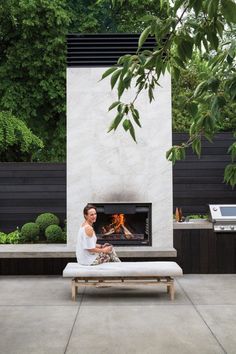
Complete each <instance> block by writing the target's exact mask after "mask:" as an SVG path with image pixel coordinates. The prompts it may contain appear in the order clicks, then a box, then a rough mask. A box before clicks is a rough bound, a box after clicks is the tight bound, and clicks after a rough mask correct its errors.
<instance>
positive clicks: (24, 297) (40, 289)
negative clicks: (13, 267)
mask: <svg viewBox="0 0 236 354" xmlns="http://www.w3.org/2000/svg"><path fill="white" fill-rule="evenodd" d="M0 283H1V291H0V305H53V306H54V305H66V306H78V304H79V303H80V301H81V295H82V292H83V289H81V291H80V293H79V296H78V297H77V302H76V303H75V302H73V301H71V280H70V279H63V278H62V277H54V276H48V277H47V276H33V277H32V276H1V277H0Z"/></svg>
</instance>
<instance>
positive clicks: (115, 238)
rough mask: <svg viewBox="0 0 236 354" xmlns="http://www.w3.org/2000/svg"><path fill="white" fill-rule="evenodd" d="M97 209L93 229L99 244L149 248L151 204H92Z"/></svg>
mask: <svg viewBox="0 0 236 354" xmlns="http://www.w3.org/2000/svg"><path fill="white" fill-rule="evenodd" d="M92 204H93V205H95V206H96V208H97V221H96V223H95V224H94V229H95V232H96V235H97V238H98V242H99V243H106V242H111V243H112V244H113V245H119V246H122V245H123V246H127V245H130V246H131V245H132V246H133V245H140V246H144V245H146V246H151V203H145V204H144V203H135V204H134V203H123V204H119V203H106V204H97V203H92Z"/></svg>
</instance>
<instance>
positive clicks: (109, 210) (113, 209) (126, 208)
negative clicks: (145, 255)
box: [91, 202, 152, 247]
mask: <svg viewBox="0 0 236 354" xmlns="http://www.w3.org/2000/svg"><path fill="white" fill-rule="evenodd" d="M91 204H92V205H94V206H95V207H96V209H97V213H98V214H99V213H104V209H106V212H105V214H114V213H117V205H119V213H123V214H127V213H128V212H131V211H133V210H134V208H135V210H136V208H138V212H142V208H145V209H148V210H143V212H147V213H148V240H147V241H138V240H127V241H116V240H114V241H112V244H113V245H117V246H121V247H122V246H149V247H150V246H152V203H136V202H126V203H122V202H111V203H93V202H91ZM132 209H133V210H132ZM136 212H137V211H136ZM95 230H96V223H95ZM105 242H106V241H105V240H104V241H103V240H99V243H105Z"/></svg>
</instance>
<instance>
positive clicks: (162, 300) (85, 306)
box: [0, 274, 236, 354]
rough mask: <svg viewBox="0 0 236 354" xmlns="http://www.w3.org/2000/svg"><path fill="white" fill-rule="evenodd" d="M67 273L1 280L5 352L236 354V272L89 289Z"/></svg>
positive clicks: (0, 349)
mask: <svg viewBox="0 0 236 354" xmlns="http://www.w3.org/2000/svg"><path fill="white" fill-rule="evenodd" d="M70 295H71V294H70V280H69V279H63V278H61V277H51V276H48V277H37V276H34V277H29V276H18V277H16V276H14V277H10V276H2V277H0V353H1V354H13V353H14V354H28V353H30V354H32V353H40V354H41V353H44V354H45V353H46V354H47V353H48V354H54V353H55V354H60V353H68V354H77V353H78V354H157V353H160V354H172V353H173V354H178V353H180V354H184V353H186V354H194V353H198V354H199V353H202V354H211V353H212V354H217V353H229V354H230V353H232V354H233V353H236V274H235V275H184V277H183V278H179V279H178V280H177V282H176V299H175V301H174V302H171V301H170V300H169V297H168V296H167V294H166V292H165V289H164V287H163V288H162V287H161V286H156V287H155V286H153V285H151V286H150V285H148V286H146V287H145V286H140V285H139V286H137V285H134V286H130V285H126V286H125V287H122V286H119V285H117V286H116V287H115V288H114V287H107V288H90V287H89V288H86V289H85V288H84V287H81V289H80V291H79V294H78V297H77V301H76V302H75V303H74V302H72V301H71V298H70Z"/></svg>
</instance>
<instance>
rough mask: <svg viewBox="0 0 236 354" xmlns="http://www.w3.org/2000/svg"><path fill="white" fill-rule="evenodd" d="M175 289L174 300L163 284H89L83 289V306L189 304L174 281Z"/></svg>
mask: <svg viewBox="0 0 236 354" xmlns="http://www.w3.org/2000/svg"><path fill="white" fill-rule="evenodd" d="M175 290H176V293H175V300H174V301H171V300H170V295H169V294H167V291H166V286H163V285H145V284H144V285H137V284H135V283H134V284H131V285H130V284H127V285H121V284H120V283H118V284H116V285H112V286H108V285H105V284H104V287H103V285H102V286H101V287H99V288H95V287H92V286H91V287H86V289H85V292H84V297H83V306H97V305H101V306H114V304H117V305H120V306H131V305H142V306H152V305H161V304H168V305H178V304H190V300H189V299H188V298H187V296H186V295H185V293H184V291H183V290H182V289H181V287H180V286H179V285H178V283H175ZM81 291H82V290H81Z"/></svg>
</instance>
